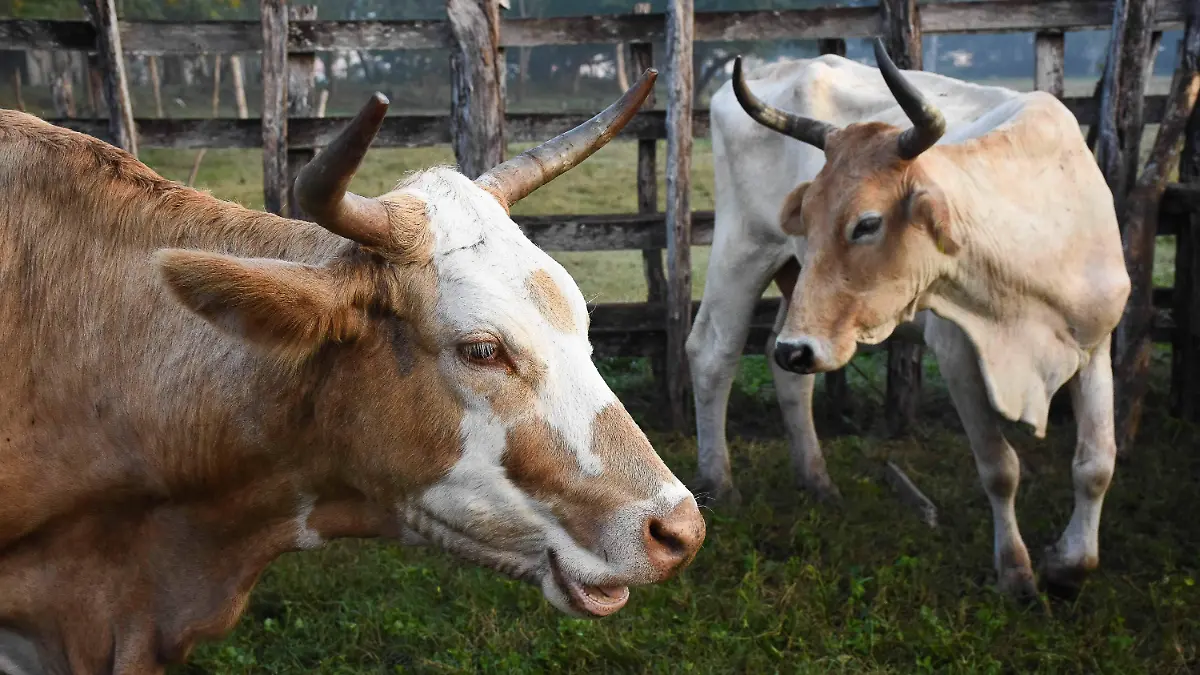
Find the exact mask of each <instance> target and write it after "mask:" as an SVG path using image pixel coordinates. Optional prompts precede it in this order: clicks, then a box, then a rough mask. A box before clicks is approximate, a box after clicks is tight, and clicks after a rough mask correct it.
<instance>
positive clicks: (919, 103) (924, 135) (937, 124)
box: [874, 38, 946, 159]
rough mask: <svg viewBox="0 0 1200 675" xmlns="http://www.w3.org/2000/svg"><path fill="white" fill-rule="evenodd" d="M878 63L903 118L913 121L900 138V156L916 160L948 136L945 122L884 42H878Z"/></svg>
mask: <svg viewBox="0 0 1200 675" xmlns="http://www.w3.org/2000/svg"><path fill="white" fill-rule="evenodd" d="M874 46H875V63H876V64H878V65H879V72H880V73H881V74H882V75H883V81H884V82H886V83H887V87H888V89H889V90H890V91H891V92H892V96H893V97H895V99H896V102H897V103H899V104H900V107H901V108H903V109H904V114H905V115H908V119H910V120H912V123H913V125H912V128H911V129H906V130H905V131H904V132H903V133H901V134H900V156H901V157H903V158H904V159H913V158H914V157H916V156H917V155H919V154H921V153H922V152H925V151H926V150H928V149H929V148H931V147H933V144H934V143H937V141H938V139H939V138H941V137H942V134H944V133H946V118H944V117H942V113H941V111H939V110H938V109H937V107H936V106H934V105H931V104H930V103H929V102H927V101H926V100H925V97H924V96H921V92H919V91H917V88H916V87H914V86H913V85H912V83H911V82H909V81H908V80H907V79H905V78H904V75H903V74H902V73H901V72H900V69H899V68H897V67H896V64H895V63H893V62H892V59H891V58H890V57H889V56H888V53H887V50H886V49H884V48H883V41H882V40H880V39H879V38H875V43H874Z"/></svg>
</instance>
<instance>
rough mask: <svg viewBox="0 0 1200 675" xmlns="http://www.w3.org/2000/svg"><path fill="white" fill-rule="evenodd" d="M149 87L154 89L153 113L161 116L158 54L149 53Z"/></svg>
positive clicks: (160, 83)
mask: <svg viewBox="0 0 1200 675" xmlns="http://www.w3.org/2000/svg"><path fill="white" fill-rule="evenodd" d="M150 87H151V88H152V89H154V114H155V116H157V117H162V116H163V105H162V78H161V77H160V76H159V74H158V56H156V55H154V54H151V55H150Z"/></svg>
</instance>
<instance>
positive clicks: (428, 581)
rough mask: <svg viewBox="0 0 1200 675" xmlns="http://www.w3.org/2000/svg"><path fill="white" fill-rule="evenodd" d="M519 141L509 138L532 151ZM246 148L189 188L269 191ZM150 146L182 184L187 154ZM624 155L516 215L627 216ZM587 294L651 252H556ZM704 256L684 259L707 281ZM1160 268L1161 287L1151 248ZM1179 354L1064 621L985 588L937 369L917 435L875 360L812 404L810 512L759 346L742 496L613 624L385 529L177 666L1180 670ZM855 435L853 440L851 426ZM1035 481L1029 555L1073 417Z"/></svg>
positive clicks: (1183, 512) (1047, 513)
mask: <svg viewBox="0 0 1200 675" xmlns="http://www.w3.org/2000/svg"><path fill="white" fill-rule="evenodd" d="M519 149H520V148H519V147H516V146H514V147H513V148H512V149H511V151H517V150H519ZM259 157H260V156H259V155H258V153H256V152H243V151H210V152H209V153H208V156H207V158H206V159H205V164H204V166H203V168H202V169H201V171H200V177H199V184H200V186H201V187H204V188H206V189H210V190H212V191H213V192H214V193H215V194H217V195H218V196H221V197H225V198H230V199H235V200H237V201H241V202H243V203H245V204H247V205H249V206H256V207H260V206H261V160H260V159H259ZM144 158H145V160H146V161H147V162H148V163H149V164H151V165H152V166H154V167H155V168H156V169H158V170H159V171H161V172H162V173H163V174H164V175H166V176H168V177H171V178H175V179H182V178H184V177H185V176H186V175H187V173H188V171H189V169H190V167H191V161H192V158H193V154H192V153H190V152H165V151H156V150H150V151H146V152H145V153H144ZM451 160H452V157H451V155H450V152H449V149H447V148H433V149H425V150H379V151H376V152H374V153H373V154H372V155H370V156H369V158H368V160H367V165H366V166H365V167H364V170H363V171H362V172H361V175H360V176H359V178H357V179H356V181H355V184H354V188H355V189H357V190H359V191H361V192H364V193H367V194H378V193H380V192H383V191H384V190H386V189H387V188H389V187H390V186H391V184H393V183H394V182H395V181H396V180H397V179H398V178H400V177H401V176H402V174H403V173H404V172H406V171H409V170H412V169H416V168H420V167H425V166H429V165H431V164H435V163H439V162H450V161H451ZM634 164H635V162H634V149H633V145H632V144H629V143H614V144H612V145H611V146H609V147H607V148H605V149H604V150H602V151H601V152H600V153H598V154H597V155H596V156H595V157H593V158H592V159H591V160H589V161H588V162H585V163H584V164H582V165H581V166H580V167H579V168H577V169H575V170H574V171H572V172H570V173H568V174H567V175H566V176H564V177H563V178H560V179H559V180H558V181H556V182H554V183H552V184H550V185H549V186H547V187H545V188H543V189H542V190H540V191H539V192H537V193H535V194H534V195H533V196H531V197H530V198H529V199H527V200H526V201H523V202H521V203H520V204H519V205H518V207H517V209H516V212H517V213H527V214H552V213H569V212H575V213H586V212H627V211H632V210H634V201H633V200H634V197H633V185H634V172H633V167H634ZM710 165H711V153H710V147H709V145H708V143H707V142H704V141H700V142H698V143H697V148H696V158H695V167H696V172H695V181H696V185H695V194H694V199H693V204H694V206H695V208H698V209H703V208H711V199H712V197H711V195H712V188H711V180H712V179H711V168H710ZM556 257H557V258H558V259H559V260H561V261H562V262H563V263H564V264H565V265H566V266H567V268H568V269H569V270H570V271H571V272H572V274H573V275H574V276H575V278H576V280H577V281H578V282H579V284H580V286H581V287H582V288H583V291H584V293H585V294H586V295H587V297H589V298H596V299H599V300H606V301H614V300H616V301H620V300H629V301H633V300H639V299H641V298H643V297H644V295H643V294H644V292H645V289H644V287H643V286H642V275H641V262H640V254H638V253H637V252H628V253H626V252H620V253H571V254H565V255H556ZM706 258H707V250H705V249H701V248H698V249H696V250H695V251H694V253H693V260H694V263H695V270H694V272H695V274H694V276H695V279H696V289H697V294H698V293H699V290H700V289H702V288H703V283H704V268H705V265H704V262H705V260H706ZM1159 263H1160V268H1161V269H1160V270H1159V272H1160V274H1157V275H1156V276H1160V277H1161V280H1160V283H1164V282H1167V281H1169V279H1168V278H1167V277H1168V272H1169V268H1170V265H1169V260H1168V259H1161V260H1160V261H1159ZM1168 358H1169V355H1167V354H1165V352H1164V351H1162V350H1159V351H1158V352H1156V355H1155V362H1154V368H1155V389H1154V391H1153V392H1152V395H1151V399H1150V402H1149V411H1148V413H1147V415H1148V417H1147V419H1146V421H1145V423H1144V428H1145V431H1144V437H1143V439H1142V440H1141V442H1140V444H1139V446H1138V448H1137V450H1136V453H1135V454H1134V456H1133V457H1132V458H1131V459H1130V460H1129V461H1128V462H1125V463H1123V464H1122V465H1120V466H1119V467H1118V470H1117V476H1116V480H1115V482H1114V485H1113V487H1112V489H1111V491H1110V493H1109V497H1108V500H1107V502H1106V506H1105V510H1104V518H1103V522H1102V528H1101V546H1102V558H1101V561H1102V562H1101V569H1100V571H1099V572H1098V573H1097V574H1096V575H1095V576H1094V577H1093V578H1092V579H1091V580H1090V581H1089V582H1088V584H1087V586H1086V587H1085V589H1084V592H1083V594H1082V595H1081V597H1080V598H1079V599H1078V600H1077V601H1076V602H1073V603H1067V604H1057V605H1054V606H1053V607H1052V611H1051V612H1050V613H1046V612H1043V611H1040V610H1030V609H1025V608H1021V607H1017V606H1015V605H1014V604H1012V603H1010V602H1009V601H1008V600H1006V599H1005V598H1004V597H1001V596H1000V595H998V594H997V593H996V592H995V591H994V590H993V587H992V584H993V581H994V575H993V573H992V571H991V555H992V530H991V517H990V509H989V506H988V503H987V500H986V498H985V497H984V494H983V492H982V490H981V488H980V487H979V480H978V477H977V475H976V472H975V467H974V463H973V461H972V459H971V455H970V451H969V449H968V447H967V444H966V440H965V438H964V437H963V435H962V432H961V427H960V426H959V424H958V422H957V419H956V418H955V416H954V413H953V410H952V407H951V406H950V404H949V401H948V398H947V394H946V391H945V388H944V386H943V383H942V381H941V379H940V377H939V374H938V373H937V370H936V367H935V366H934V365H933V364H932V360H929V361H927V369H926V371H927V386H926V390H925V393H924V400H923V411H922V415H921V422H920V426H919V427H918V429H917V430H916V431H915V433H914V434H913V435H912V436H911V437H909V438H905V439H899V440H889V439H886V438H885V437H884V436H883V434H882V430H881V428H880V427H881V424H882V422H881V420H880V419H879V418H880V415H879V412H880V411H881V410H882V394H881V391H882V388H883V386H884V381H883V371H884V368H883V362H882V359H881V356H880V355H879V354H871V355H863V356H860V357H859V358H858V359H856V360H855V362H854V368H852V369H851V371H850V385H851V388H852V390H853V391H854V411H853V413H852V414H851V415H850V416H849V417H848V418H845V419H842V420H840V421H839V422H837V423H832V422H829V421H828V419H827V415H826V413H825V410H824V403H823V399H822V397H820V396H819V395H818V397H817V401H816V408H817V414H818V416H819V419H820V420H821V422H820V423H819V432H820V433H821V437H822V442H823V444H824V448H825V451H826V453H827V456H828V459H829V465H830V471H831V474H832V475H833V477H834V479H835V480H836V481H837V482H838V484H839V486H840V487H841V489H842V492H843V494H844V496H845V503H844V505H843V506H842V507H841V508H836V509H835V508H828V507H820V506H817V505H815V504H814V503H812V502H811V501H810V500H808V499H807V498H806V497H805V496H804V495H803V494H802V493H799V492H797V490H796V489H795V488H794V487H793V485H792V482H791V478H790V476H791V471H790V467H789V465H788V459H787V456H788V452H787V444H786V441H784V440H783V427H782V422H781V418H780V414H779V411H778V407H777V405H776V403H775V400H774V392H773V386H772V384H771V378H770V375H769V372H768V369H767V366H766V362H765V360H764V358H763V357H761V356H758V357H746V358H745V359H743V361H742V365H741V369H740V371H739V374H738V377H737V380H736V382H735V386H734V389H733V393H732V398H731V405H730V423H729V438H730V446H731V451H732V456H733V462H734V473H735V479H736V480H737V482H738V485H739V488H740V490H741V492H742V495H743V498H744V502H743V504H742V505H741V506H740V507H738V508H736V509H732V508H729V507H724V508H719V509H718V510H717V511H716V512H712V513H709V514H708V519H709V534H708V538H707V541H706V543H705V545H704V548H703V550H702V551H701V553H700V555H699V556H698V558H697V559H696V561H695V563H694V564H693V565H692V567H691V568H689V569H688V570H687V571H686V572H685V573H684V574H682V575H681V576H680V577H679V578H677V579H675V580H672V581H671V582H669V583H666V584H664V585H662V586H658V587H653V588H643V589H636V590H635V592H634V596H633V599H632V600H631V602H630V605H629V607H627V608H626V609H625V610H623V611H622V612H621V613H619V614H618V615H616V616H614V617H610V618H609V619H606V620H603V621H598V622H589V621H582V620H576V619H570V618H566V617H564V616H562V615H560V614H558V613H557V612H556V611H555V610H553V609H552V608H550V607H549V606H548V605H547V604H546V603H545V602H544V601H543V600H542V598H541V596H540V593H539V592H538V591H537V590H536V589H535V588H533V587H529V586H525V585H522V584H518V583H515V582H511V581H507V580H505V579H503V578H501V577H500V576H498V575H496V574H493V573H491V572H489V571H486V570H482V569H478V568H474V567H469V566H462V565H459V564H458V563H456V562H454V561H453V560H451V559H449V558H447V557H446V556H443V555H440V554H438V553H436V552H431V551H424V550H420V549H402V548H398V547H394V546H390V545H387V544H385V543H382V542H374V541H344V542H338V543H335V544H332V545H330V546H328V547H327V548H325V549H323V550H321V551H317V552H308V553H303V554H289V555H286V556H284V557H283V558H281V559H280V560H279V561H277V562H276V563H275V564H273V565H272V566H271V567H270V568H269V569H268V570H267V572H266V573H265V574H264V576H263V578H262V581H261V583H260V584H259V586H258V587H257V589H256V590H255V592H254V594H253V595H252V597H251V601H250V605H249V609H248V611H247V613H246V615H245V616H244V618H243V619H242V621H241V622H240V623H239V625H238V627H237V629H236V630H235V631H234V633H233V634H232V635H230V636H229V637H228V638H227V639H226V640H224V641H222V642H217V643H210V644H206V645H203V646H201V647H200V648H199V649H198V650H197V651H196V652H195V654H194V655H193V658H192V659H191V662H190V663H189V664H188V665H186V666H183V667H179V668H175V669H173V671H172V672H175V673H189V674H190V673H295V672H322V673H509V672H518V673H525V672H530V673H532V672H564V673H592V672H620V673H626V672H628V673H667V672H671V673H676V672H679V673H692V672H694V673H729V672H755V673H758V672H786V673H810V672H812V673H922V672H946V673H1009V672H1030V673H1076V672H1079V673H1085V672H1086V673H1186V672H1196V670H1197V669H1200V654H1198V649H1200V587H1198V586H1197V585H1196V580H1197V578H1198V576H1200V569H1198V564H1200V563H1198V561H1200V555H1198V554H1200V550H1198V549H1200V520H1198V519H1196V518H1195V517H1193V515H1192V514H1193V513H1194V511H1195V506H1194V502H1192V499H1194V495H1196V494H1197V493H1198V492H1200V491H1198V490H1197V488H1198V487H1200V485H1198V483H1200V440H1198V439H1200V430H1198V429H1196V428H1192V427H1187V426H1185V425H1183V424H1182V423H1179V422H1177V421H1175V420H1172V419H1170V418H1169V417H1167V416H1166V415H1164V414H1163V412H1162V408H1163V402H1162V398H1163V394H1162V392H1161V388H1162V387H1163V386H1165V385H1164V384H1163V382H1165V379H1166V378H1165V374H1164V371H1165V367H1166V361H1167V360H1168ZM599 366H600V368H601V371H602V372H603V374H604V375H605V377H606V379H607V380H608V381H609V382H610V383H611V384H612V386H613V387H614V389H615V390H616V391H617V393H618V394H619V396H620V397H621V399H622V400H623V401H624V402H625V403H626V405H627V406H628V407H629V408H630V410H631V411H632V412H633V414H634V416H635V417H636V418H637V419H638V421H639V422H640V423H641V424H642V425H643V426H644V428H646V429H647V431H648V434H649V436H650V438H651V440H652V441H653V442H654V443H655V446H656V447H657V448H658V450H659V452H660V454H661V455H662V456H663V458H664V459H665V460H666V461H667V463H668V464H669V465H670V466H671V468H672V469H673V470H674V471H675V472H676V473H677V474H678V475H679V476H681V477H683V478H685V479H686V478H689V477H690V476H691V475H692V472H693V470H694V467H695V451H696V446H695V440H694V437H692V436H691V435H687V436H680V435H676V434H673V433H670V432H668V431H666V430H664V429H662V428H660V427H659V424H660V420H661V417H662V416H661V413H660V412H659V411H660V410H661V403H660V402H659V401H658V399H657V394H656V389H655V387H654V385H653V382H652V379H651V376H650V373H649V366H648V364H647V363H646V362H645V360H644V359H609V360H605V361H602V362H600V363H599ZM846 431H850V432H853V433H852V434H850V433H844V432H846ZM1012 440H1013V443H1014V445H1015V446H1016V447H1017V448H1018V451H1019V452H1020V453H1021V455H1022V459H1023V461H1024V462H1025V463H1026V464H1027V465H1028V467H1029V469H1030V471H1031V476H1030V477H1029V478H1026V479H1024V480H1023V483H1022V489H1021V492H1020V497H1019V500H1018V513H1019V517H1020V523H1021V526H1022V531H1023V533H1024V536H1025V539H1026V542H1027V543H1028V545H1029V546H1030V550H1031V551H1032V552H1033V554H1034V556H1035V560H1036V559H1040V551H1041V548H1042V546H1044V545H1046V544H1048V543H1050V542H1052V541H1053V540H1054V539H1055V538H1057V536H1058V534H1059V532H1060V531H1061V528H1062V527H1064V526H1065V524H1066V522H1067V519H1068V517H1069V514H1070V509H1071V506H1072V503H1073V500H1072V494H1071V481H1070V473H1069V470H1070V458H1071V453H1072V448H1073V443H1074V440H1073V432H1072V429H1071V428H1070V426H1069V425H1068V424H1063V423H1057V424H1053V425H1052V427H1051V430H1050V434H1049V436H1048V438H1047V439H1046V440H1045V441H1035V440H1034V439H1033V438H1032V437H1031V436H1030V435H1029V434H1027V433H1025V432H1024V431H1021V430H1017V431H1016V432H1014V433H1013V434H1012ZM885 459H891V460H893V461H896V462H898V463H899V464H900V465H901V466H903V467H904V468H905V470H906V471H908V472H909V474H910V476H912V478H913V479H914V480H915V481H916V482H917V483H918V484H919V485H920V486H921V488H922V489H923V490H924V491H925V492H926V493H927V494H929V495H930V497H931V498H932V499H933V500H934V501H935V502H936V503H937V504H938V505H939V507H940V511H941V513H940V520H941V522H940V525H939V527H938V529H936V530H931V529H929V528H927V527H926V526H924V525H923V524H921V523H920V522H919V520H918V519H917V517H916V515H915V514H914V513H913V512H911V511H909V510H908V509H906V508H904V507H902V506H900V504H899V502H898V501H897V499H896V497H895V496H894V495H893V494H892V493H891V491H890V490H889V489H888V488H887V487H886V485H885V483H883V482H882V481H881V480H880V478H879V469H880V465H881V463H882V462H883V461H884V460H885Z"/></svg>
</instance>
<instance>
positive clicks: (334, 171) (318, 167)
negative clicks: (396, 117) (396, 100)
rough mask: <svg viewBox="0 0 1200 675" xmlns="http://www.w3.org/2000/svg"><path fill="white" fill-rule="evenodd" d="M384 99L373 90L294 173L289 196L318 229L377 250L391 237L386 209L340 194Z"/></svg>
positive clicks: (378, 122)
mask: <svg viewBox="0 0 1200 675" xmlns="http://www.w3.org/2000/svg"><path fill="white" fill-rule="evenodd" d="M387 108H388V100H387V97H386V96H384V95H383V94H380V93H378V92H376V93H375V94H374V95H372V96H371V98H370V100H368V101H367V103H366V105H364V106H363V107H362V110H359V111H358V114H357V115H355V117H354V119H353V120H351V121H350V124H348V125H347V126H346V128H345V129H343V130H342V133H340V134H338V136H337V138H335V139H334V140H333V142H332V143H330V144H329V145H328V146H326V147H325V149H323V150H321V152H320V153H318V154H317V156H316V157H313V159H312V161H310V162H309V163H308V164H306V165H305V166H304V168H303V169H301V170H300V175H298V176H296V185H295V188H294V192H293V194H294V195H295V197H296V199H297V200H298V202H299V204H300V208H302V209H304V211H305V212H306V213H308V214H309V215H311V216H312V217H313V219H314V220H316V221H317V224H319V225H320V226H321V227H324V228H325V229H327V230H329V231H330V232H333V233H334V234H338V235H341V236H343V237H345V238H347V239H353V240H354V241H357V242H358V243H360V244H365V245H367V246H381V245H383V244H384V243H386V242H387V241H388V238H389V235H390V234H391V221H390V219H389V218H388V214H387V209H386V207H384V205H383V204H382V203H381V202H379V200H376V199H371V198H369V197H362V196H359V195H356V194H354V193H353V192H349V191H348V190H346V186H348V185H349V184H350V179H351V178H354V172H355V171H357V170H358V165H359V164H360V163H361V162H362V160H363V157H364V156H365V155H366V154H367V148H369V147H370V146H371V141H373V140H375V134H377V133H379V127H380V125H382V124H383V117H384V115H386V114H387Z"/></svg>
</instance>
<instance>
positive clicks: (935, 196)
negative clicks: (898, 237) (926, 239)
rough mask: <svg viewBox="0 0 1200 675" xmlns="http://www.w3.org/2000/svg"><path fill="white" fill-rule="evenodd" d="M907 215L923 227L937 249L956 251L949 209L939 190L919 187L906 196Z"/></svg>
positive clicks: (956, 246)
mask: <svg viewBox="0 0 1200 675" xmlns="http://www.w3.org/2000/svg"><path fill="white" fill-rule="evenodd" d="M908 217H909V219H910V220H911V221H912V222H913V223H914V224H916V225H919V226H921V227H924V228H925V231H926V232H928V233H929V236H930V237H932V238H933V243H934V244H936V245H937V249H938V250H939V251H941V252H942V253H945V254H946V255H954V254H956V253H958V249H959V247H960V245H959V242H958V240H957V239H956V238H955V233H954V228H953V226H952V225H951V223H950V211H949V209H947V208H946V200H945V199H943V198H942V194H941V190H938V189H936V188H920V189H917V190H914V191H913V192H912V193H911V194H910V195H909V196H908Z"/></svg>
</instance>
